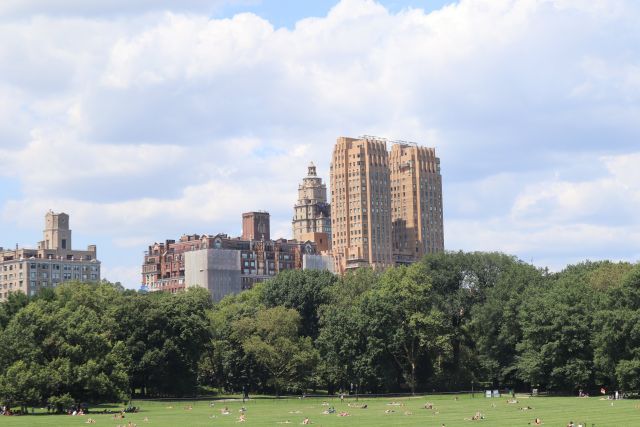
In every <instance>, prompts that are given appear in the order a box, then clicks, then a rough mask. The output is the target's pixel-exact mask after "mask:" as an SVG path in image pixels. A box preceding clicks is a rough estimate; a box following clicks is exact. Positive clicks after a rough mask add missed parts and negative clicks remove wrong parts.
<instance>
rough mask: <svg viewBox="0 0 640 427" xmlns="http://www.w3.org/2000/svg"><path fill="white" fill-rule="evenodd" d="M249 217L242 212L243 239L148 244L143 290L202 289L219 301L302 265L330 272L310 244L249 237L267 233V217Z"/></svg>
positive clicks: (209, 237)
mask: <svg viewBox="0 0 640 427" xmlns="http://www.w3.org/2000/svg"><path fill="white" fill-rule="evenodd" d="M253 214H255V213H248V214H243V233H242V237H235V238H233V237H229V236H228V235H226V234H217V235H197V234H194V235H185V236H182V237H181V238H180V239H179V240H178V241H177V242H176V241H174V240H167V241H165V242H164V243H154V244H153V245H151V246H149V250H148V251H147V252H146V253H145V256H144V264H143V265H142V285H143V287H144V288H146V289H147V290H148V291H150V292H154V291H168V292H178V291H181V290H184V289H185V288H187V287H192V286H201V287H205V288H208V289H209V290H210V292H211V294H212V296H213V297H214V299H215V300H216V301H217V300H219V299H221V298H222V297H224V296H225V295H228V294H230V293H238V292H240V291H242V290H244V289H249V288H251V287H252V286H253V285H254V284H255V283H257V282H261V281H264V280H266V279H268V278H270V277H273V276H275V275H277V274H278V273H279V272H280V271H283V270H293V269H296V270H300V269H303V268H304V267H305V263H306V264H308V265H309V266H314V267H313V268H314V269H317V268H324V266H326V268H328V269H330V266H329V264H330V263H329V262H328V261H327V257H322V256H321V255H319V253H318V250H317V247H316V245H315V243H314V242H311V241H306V242H298V241H297V240H287V239H278V240H267V239H263V238H262V237H260V238H259V239H250V238H247V237H248V236H255V235H256V232H257V231H258V230H261V232H260V233H259V234H260V236H262V235H267V236H268V235H269V222H268V218H269V214H268V213H266V212H258V213H257V214H258V215H257V216H258V218H255V215H253ZM265 218H266V219H267V222H265V221H264V219H265ZM245 227H246V228H245ZM247 228H248V229H247ZM309 268H311V267H309Z"/></svg>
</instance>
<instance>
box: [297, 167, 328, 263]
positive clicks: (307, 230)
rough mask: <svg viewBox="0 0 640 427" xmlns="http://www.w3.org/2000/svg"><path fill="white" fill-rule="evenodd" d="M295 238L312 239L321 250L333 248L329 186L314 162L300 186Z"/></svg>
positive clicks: (302, 240)
mask: <svg viewBox="0 0 640 427" xmlns="http://www.w3.org/2000/svg"><path fill="white" fill-rule="evenodd" d="M292 226H293V238H294V239H295V240H297V241H299V242H305V241H307V240H310V241H312V242H315V243H316V246H317V248H318V250H319V251H327V250H329V249H330V248H331V207H330V205H329V204H328V203H327V186H326V185H325V184H324V183H323V182H322V178H320V177H318V175H317V173H316V167H315V165H314V164H313V163H311V164H309V166H308V168H307V176H306V177H304V178H303V179H302V183H301V184H300V185H299V186H298V201H297V202H296V204H295V205H294V207H293V221H292Z"/></svg>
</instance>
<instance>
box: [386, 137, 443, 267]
mask: <svg viewBox="0 0 640 427" xmlns="http://www.w3.org/2000/svg"><path fill="white" fill-rule="evenodd" d="M389 167H390V169H391V220H392V236H393V258H394V262H396V263H409V262H412V261H415V260H418V259H420V258H421V257H422V256H424V255H425V254H427V253H433V252H441V251H444V233H443V229H442V228H443V217H442V176H441V175H440V159H439V158H438V157H436V152H435V149H434V148H427V147H419V146H417V145H414V144H404V143H398V144H394V145H393V147H392V148H391V154H390V156H389Z"/></svg>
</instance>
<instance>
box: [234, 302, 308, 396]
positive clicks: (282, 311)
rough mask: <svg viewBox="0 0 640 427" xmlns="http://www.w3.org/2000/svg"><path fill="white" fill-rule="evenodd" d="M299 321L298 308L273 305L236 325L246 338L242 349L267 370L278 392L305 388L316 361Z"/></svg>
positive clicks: (270, 380)
mask: <svg viewBox="0 0 640 427" xmlns="http://www.w3.org/2000/svg"><path fill="white" fill-rule="evenodd" d="M300 320H301V319H300V315H299V314H298V312H297V311H295V310H293V309H287V308H284V307H274V308H268V309H264V310H260V311H259V312H258V313H257V316H256V317H255V319H247V318H245V319H242V320H240V321H238V323H237V324H236V328H238V329H240V330H242V331H243V332H242V335H245V336H246V337H247V338H246V339H245V340H244V342H243V344H242V347H243V349H244V351H245V352H246V353H247V354H249V355H251V356H253V357H254V359H255V360H256V361H257V363H259V364H260V365H262V366H263V367H264V368H265V369H266V370H267V372H268V373H269V382H270V383H271V385H272V386H273V387H274V389H275V392H276V394H277V395H279V394H280V393H281V391H282V390H300V389H304V388H306V385H307V382H308V380H309V378H310V376H311V374H312V371H313V369H314V368H315V366H316V364H317V362H318V353H317V351H316V350H315V349H314V347H313V342H312V341H311V339H310V338H309V337H300V336H298V330H299V328H300V323H301V322H300Z"/></svg>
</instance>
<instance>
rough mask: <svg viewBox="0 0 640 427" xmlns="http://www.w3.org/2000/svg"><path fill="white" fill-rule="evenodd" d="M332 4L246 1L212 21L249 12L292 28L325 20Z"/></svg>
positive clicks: (399, 5) (401, 0)
mask: <svg viewBox="0 0 640 427" xmlns="http://www.w3.org/2000/svg"><path fill="white" fill-rule="evenodd" d="M378 3H380V4H382V5H384V6H385V7H386V8H387V9H388V10H389V11H391V12H394V13H395V12H399V11H401V10H402V9H405V8H420V9H423V10H426V11H433V10H437V9H440V8H441V7H443V6H446V5H448V4H451V3H455V1H453V0H421V1H420V0H417V1H416V0H384V1H379V2H378ZM335 4H336V1H335V0H310V1H305V0H263V1H259V0H257V1H256V0H254V1H252V0H247V1H240V2H236V3H235V4H234V3H230V4H225V5H223V6H222V7H221V9H220V10H217V11H216V12H215V13H214V14H213V16H214V17H230V16H233V15H234V14H236V13H242V12H251V13H255V14H257V15H260V16H261V17H263V18H265V19H267V20H268V21H269V22H271V24H273V26H274V27H286V28H293V27H294V26H295V23H296V22H298V21H299V20H301V19H304V18H309V17H323V16H326V15H327V13H328V12H329V10H330V9H331V8H332V7H333V6H335Z"/></svg>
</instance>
